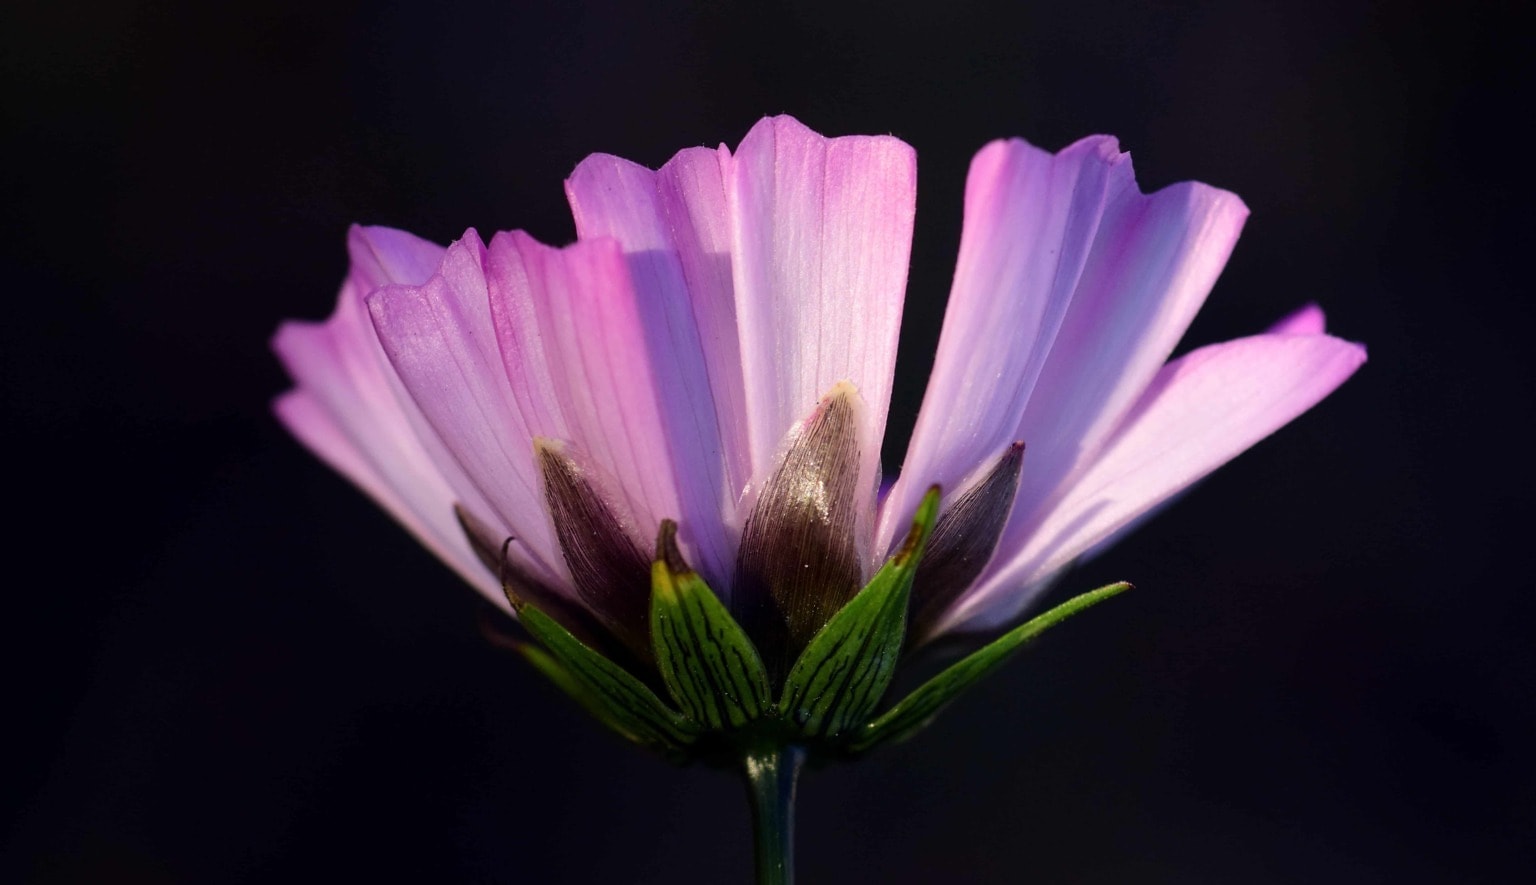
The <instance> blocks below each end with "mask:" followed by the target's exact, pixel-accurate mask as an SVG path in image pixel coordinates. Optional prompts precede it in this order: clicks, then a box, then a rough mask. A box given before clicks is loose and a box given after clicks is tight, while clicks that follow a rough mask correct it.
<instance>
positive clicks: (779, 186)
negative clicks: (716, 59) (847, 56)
mask: <svg viewBox="0 0 1536 885" xmlns="http://www.w3.org/2000/svg"><path fill="white" fill-rule="evenodd" d="M915 188H916V158H915V156H914V154H913V152H912V149H911V148H910V147H908V146H907V145H906V144H903V143H902V142H901V141H899V140H897V139H895V138H891V137H850V138H836V139H827V138H823V137H822V136H820V135H817V134H816V133H814V132H812V131H811V130H809V129H807V128H805V127H804V126H803V125H801V124H800V123H798V122H797V121H795V120H793V119H791V118H789V117H775V118H771V119H768V120H764V121H762V122H761V123H759V124H758V125H756V126H754V127H753V128H752V131H751V132H749V133H748V134H747V137H746V138H745V139H744V140H743V141H742V144H741V147H740V148H739V150H738V151H737V153H736V156H735V157H734V158H733V159H732V162H731V169H730V176H729V183H728V187H727V190H726V195H727V205H728V206H729V209H730V213H731V218H732V226H733V234H732V250H731V251H732V256H733V258H734V264H733V268H732V270H733V278H734V282H735V297H736V318H737V322H738V324H739V327H740V332H741V337H740V341H741V360H742V376H743V384H744V389H745V391H746V408H747V422H748V423H747V438H748V444H749V449H750V452H751V459H752V460H751V463H752V472H753V476H754V478H755V479H754V481H755V482H756V483H758V484H761V482H762V481H764V480H765V479H766V477H767V476H768V475H769V473H770V472H771V471H772V470H773V469H774V466H775V461H776V457H777V456H778V455H779V451H778V450H779V445H780V443H781V441H782V440H783V439H784V438H785V434H786V433H787V432H788V431H789V429H790V428H791V427H792V426H794V423H795V422H796V421H797V420H799V419H800V418H801V417H802V416H803V415H805V414H807V413H808V412H809V411H810V410H811V409H812V408H813V407H814V406H815V405H816V403H817V402H819V401H820V400H821V398H822V397H823V396H825V395H826V394H827V392H828V391H830V390H831V389H832V388H833V386H834V385H836V384H837V383H838V382H839V381H849V382H852V383H853V385H854V386H855V387H856V388H857V389H858V391H859V393H860V394H861V395H862V397H863V399H864V402H865V403H866V404H867V406H868V409H867V411H866V412H865V419H864V420H865V421H866V426H864V427H862V428H861V429H860V430H861V432H860V440H861V444H862V447H863V448H862V456H863V462H864V465H865V466H864V469H863V470H862V471H861V473H862V474H864V475H867V476H868V478H869V482H868V488H869V489H870V494H871V498H872V497H873V493H874V488H875V482H876V481H877V480H876V477H877V475H878V474H877V470H876V465H877V464H878V461H879V445H880V441H881V438H882V436H883V435H884V433H885V419H886V413H887V411H888V409H889V407H890V396H891V376H892V372H893V369H894V363H895V357H896V338H897V331H898V326H899V325H900V322H901V306H902V298H903V294H904V290H905V287H906V278H907V259H908V255H909V252H910V249H911V243H912V217H913V209H914V203H915ZM867 530H868V531H873V526H869V527H868V529H867Z"/></svg>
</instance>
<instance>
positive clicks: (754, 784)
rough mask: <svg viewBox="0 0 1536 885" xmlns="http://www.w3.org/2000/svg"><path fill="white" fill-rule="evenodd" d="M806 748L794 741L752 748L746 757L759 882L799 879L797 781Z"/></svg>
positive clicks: (780, 884) (771, 884)
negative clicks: (797, 860)
mask: <svg viewBox="0 0 1536 885" xmlns="http://www.w3.org/2000/svg"><path fill="white" fill-rule="evenodd" d="M804 761H805V749H804V748H803V747H798V746H795V745H793V744H791V745H788V746H783V747H776V746H765V747H759V748H757V749H754V750H751V751H749V752H748V753H747V754H746V757H745V758H744V759H743V760H742V762H743V768H744V770H745V772H746V775H747V795H748V797H749V798H750V799H751V802H752V829H753V832H754V834H755V839H754V843H755V848H756V854H757V883H758V885H792V883H793V882H794V881H795V781H796V780H798V779H799V777H800V765H801V763H803V762H804Z"/></svg>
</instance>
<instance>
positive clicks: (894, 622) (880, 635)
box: [779, 486, 939, 739]
mask: <svg viewBox="0 0 1536 885" xmlns="http://www.w3.org/2000/svg"><path fill="white" fill-rule="evenodd" d="M938 514H939V489H938V486H934V487H933V488H931V489H929V490H928V494H927V495H925V496H924V497H923V501H922V503H921V504H920V505H918V508H917V515H916V516H915V517H913V520H912V530H911V531H910V532H908V533H907V538H906V540H905V541H904V542H903V543H902V545H901V549H900V550H898V551H896V554H895V555H894V556H892V557H891V558H890V559H889V560H887V561H886V563H885V565H884V566H883V567H882V568H881V569H880V571H879V572H876V573H875V576H874V577H873V578H871V579H870V581H869V583H868V584H866V585H864V589H863V590H860V591H859V593H858V595H857V596H855V597H854V598H853V599H852V600H850V601H849V602H848V604H847V605H845V606H843V608H842V610H841V611H839V612H838V613H837V614H836V615H833V616H832V619H831V620H830V621H828V622H827V623H826V625H825V626H823V627H822V628H821V630H820V631H819V632H817V634H816V635H815V636H814V637H812V639H811V641H810V643H809V644H808V645H807V646H806V647H805V651H804V652H802V653H801V654H800V659H799V660H797V661H795V665H794V667H792V668H790V671H789V675H788V676H787V677H786V678H785V680H784V694H783V696H782V698H781V700H780V701H779V709H780V711H781V712H782V714H783V715H784V716H785V717H786V718H787V719H789V720H790V721H791V722H793V723H794V724H795V725H796V726H798V727H799V729H800V730H801V732H802V733H803V734H805V735H807V736H824V737H828V738H833V739H835V738H837V737H838V736H840V735H842V734H843V733H844V732H847V731H848V730H849V729H851V728H854V727H856V726H857V725H859V724H860V723H862V722H863V721H864V720H865V719H866V718H867V717H868V716H869V714H870V713H872V712H874V709H875V706H876V705H878V704H879V703H880V698H881V697H882V696H883V695H884V694H885V690H886V689H887V688H889V687H890V684H891V677H892V676H893V675H894V674H895V672H896V664H897V661H898V660H899V659H900V656H901V643H902V640H903V638H904V637H905V634H906V629H907V600H908V597H909V596H910V595H911V591H912V575H913V574H914V573H915V572H916V571H917V565H918V562H919V561H921V560H922V556H923V548H924V547H925V546H926V545H927V543H928V535H929V534H930V533H931V532H932V531H933V524H934V522H935V521H937V519H938Z"/></svg>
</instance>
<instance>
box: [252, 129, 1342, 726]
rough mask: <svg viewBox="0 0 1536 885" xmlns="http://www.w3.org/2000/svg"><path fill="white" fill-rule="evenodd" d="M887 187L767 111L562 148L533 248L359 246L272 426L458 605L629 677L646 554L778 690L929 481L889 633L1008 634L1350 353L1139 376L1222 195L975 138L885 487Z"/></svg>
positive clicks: (642, 642) (1297, 320)
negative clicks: (550, 205)
mask: <svg viewBox="0 0 1536 885" xmlns="http://www.w3.org/2000/svg"><path fill="white" fill-rule="evenodd" d="M915 170H916V166H915V156H914V153H913V150H912V149H911V148H910V147H909V146H907V145H906V144H904V143H902V142H901V141H899V140H897V139H895V138H893V137H845V138H831V139H828V138H824V137H822V136H820V135H818V134H816V133H814V132H812V131H811V130H809V129H807V128H806V127H804V126H803V125H801V124H800V123H798V122H797V121H795V120H794V119H791V118H789V117H776V118H771V119H765V120H763V121H761V122H760V123H759V124H758V125H757V126H755V127H754V128H753V129H752V130H751V132H750V133H748V135H747V136H746V138H745V139H744V140H743V141H742V143H741V145H740V146H739V147H738V148H737V149H736V150H735V151H734V152H732V151H729V150H727V149H726V148H725V147H723V146H722V147H720V148H718V149H716V150H709V149H705V148H692V149H687V150H684V151H682V152H681V153H679V154H677V155H676V156H675V157H674V158H673V159H672V160H671V161H670V162H668V163H667V164H666V165H664V166H662V167H661V168H660V169H658V170H654V171H653V170H650V169H647V168H644V167H642V166H638V165H636V164H634V163H631V162H628V161H625V160H622V159H619V158H617V157H613V156H607V155H601V154H599V155H594V156H591V157H589V158H587V159H586V160H585V161H583V162H582V163H581V164H580V165H579V166H577V168H576V169H575V171H574V172H573V173H572V174H571V177H570V178H569V179H568V180H567V181H566V192H567V195H568V197H569V200H570V204H571V207H572V211H573V213H574V216H575V220H576V229H577V240H576V242H575V243H573V244H571V245H569V246H566V247H564V248H555V247H551V246H547V245H543V244H541V243H539V242H537V241H536V240H534V239H533V238H532V237H530V236H529V235H528V234H526V233H523V232H511V233H498V234H496V235H495V236H493V237H491V238H490V239H489V240H488V241H487V240H484V239H482V238H481V236H480V235H478V234H477V233H476V232H475V231H473V230H471V231H468V232H467V233H465V234H464V236H463V237H462V238H461V239H459V240H458V241H457V242H455V243H453V244H452V245H451V246H449V247H447V248H446V249H445V248H443V247H440V246H437V245H434V244H432V243H428V242H425V241H423V240H421V239H418V238H416V237H414V236H412V235H410V234H406V233H402V232H400V231H395V230H389V229H385V228H363V227H358V228H354V229H353V230H352V231H351V233H350V235H349V238H348V246H349V251H350V254H351V260H352V263H351V269H350V271H349V273H348V275H347V278H346V280H345V282H344V283H343V285H342V288H341V294H340V299H339V302H338V305H337V308H336V312H335V314H334V315H333V316H332V317H331V318H330V319H329V320H328V321H326V322H324V323H321V324H309V323H297V322H292V323H288V324H285V325H284V326H283V327H282V329H281V330H280V331H279V333H278V335H277V337H276V340H275V343H274V347H275V349H276V351H277V353H278V354H279V356H280V357H281V359H282V360H283V362H284V364H285V365H286V366H287V369H288V371H289V373H290V374H291V375H292V377H293V379H294V381H295V384H296V386H295V388H294V389H293V390H292V391H290V392H288V393H287V394H285V395H284V396H282V397H281V398H280V399H279V400H278V401H277V405H276V409H277V413H278V415H279V416H280V418H281V419H282V421H283V422H284V423H285V424H286V425H287V427H288V428H289V429H290V430H291V431H292V432H293V433H294V435H295V436H297V437H298V438H299V439H300V440H302V441H303V442H304V443H305V444H306V445H307V446H309V447H310V448H311V449H312V450H313V451H314V452H315V453H316V454H318V455H319V456H320V457H321V458H322V459H324V460H325V461H326V462H328V463H329V464H330V465H331V466H333V467H334V468H336V469H337V470H338V471H340V472H341V473H343V474H344V475H346V476H347V477H348V478H350V479H351V480H352V481H353V482H355V483H356V484H357V485H358V486H360V487H361V488H362V489H363V490H364V491H366V492H367V493H368V494H369V495H371V496H372V497H373V498H374V499H375V500H376V501H378V502H379V504H380V505H381V506H383V507H384V508H385V509H387V510H388V511H389V512H390V513H392V514H393V515H394V516H395V517H396V518H397V519H398V520H399V521H400V522H401V523H403V524H404V525H405V527H406V528H408V529H409V530H410V531H411V532H413V533H414V534H415V535H416V536H417V537H418V538H420V539H421V540H422V542H423V543H425V544H426V545H427V546H429V547H430V548H431V549H432V550H433V551H434V552H435V553H436V554H437V555H438V556H440V557H441V558H442V559H443V560H444V561H445V562H447V563H448V564H449V565H450V566H452V567H453V568H454V569H455V570H456V571H457V572H458V573H459V574H460V575H462V576H463V577H464V578H465V579H466V580H467V581H469V583H471V584H472V585H474V586H475V587H476V588H478V589H479V590H480V591H482V592H483V593H484V594H485V595H486V596H487V598H489V599H491V600H494V601H496V602H497V603H499V604H501V605H503V606H506V605H507V604H508V603H507V598H508V594H510V596H511V598H512V599H513V600H514V601H515V602H517V603H518V604H519V605H521V604H523V603H526V604H528V605H531V606H533V607H534V608H535V609H537V610H538V611H539V612H541V613H542V614H543V615H548V617H549V618H550V619H552V620H553V621H554V622H556V623H558V624H559V625H560V626H561V628H562V629H564V630H566V631H569V633H570V634H571V635H573V636H575V637H578V638H579V639H580V640H581V641H583V642H585V643H587V644H589V645H590V646H592V647H593V648H598V649H601V650H603V652H604V654H606V655H609V656H610V657H612V659H613V660H618V661H621V662H623V666H624V667H627V668H629V669H631V670H634V671H637V672H638V671H643V670H645V669H646V668H647V667H653V666H655V664H656V657H657V649H656V647H655V642H653V639H654V638H653V636H652V629H651V628H652V621H651V616H650V612H651V608H652V588H653V575H652V568H653V560H655V561H656V562H657V563H666V564H670V565H669V567H670V568H671V570H672V573H674V574H692V575H696V576H697V577H698V578H700V579H702V581H703V583H704V584H707V586H708V587H709V588H712V590H713V592H714V594H715V595H716V596H717V597H718V598H719V600H720V601H721V603H723V605H724V607H725V608H726V609H728V610H729V612H730V613H731V614H732V615H733V616H734V619H735V621H737V622H739V624H740V625H741V627H742V628H743V629H744V631H745V633H746V635H747V636H749V637H750V638H751V640H752V643H753V644H754V645H755V646H756V648H757V649H758V651H759V652H760V653H761V655H762V658H763V664H764V665H765V667H766V672H767V674H768V678H769V679H770V681H771V682H772V683H774V684H778V683H782V682H783V681H784V679H785V674H786V672H787V671H788V670H789V669H790V667H791V665H792V664H794V662H795V660H796V658H797V656H799V655H800V654H801V653H802V652H803V651H804V649H806V647H807V646H808V644H810V643H811V642H812V639H813V637H815V636H816V635H817V634H818V632H819V631H821V630H822V629H823V627H825V625H826V624H827V623H828V622H829V620H831V619H832V618H833V616H834V615H836V614H837V613H838V612H839V611H840V610H842V609H843V608H844V606H845V604H847V603H848V602H849V600H851V599H853V598H854V597H855V596H856V594H858V593H859V591H860V589H861V588H863V587H864V586H865V585H866V584H867V583H869V582H870V581H871V579H872V578H873V577H874V576H875V575H876V574H877V572H879V570H880V569H881V568H882V563H885V562H886V561H887V558H888V557H890V556H891V555H892V554H893V553H897V552H898V551H901V550H902V549H904V548H903V545H904V544H908V545H910V544H911V542H912V537H915V535H913V536H912V537H909V532H908V527H909V526H911V525H912V524H913V522H914V518H915V517H917V518H918V521H919V522H920V523H922V522H923V521H924V518H923V517H922V513H921V509H922V505H923V504H924V501H925V500H931V499H925V495H927V494H928V492H929V490H930V489H931V488H932V487H934V486H937V487H939V488H940V489H941V490H942V497H941V498H939V503H938V510H937V512H936V516H934V515H933V514H929V518H927V522H926V523H925V527H924V532H923V538H924V539H925V541H924V543H925V544H926V550H925V552H924V551H919V552H920V553H921V559H920V560H916V561H917V565H916V566H915V570H916V571H915V576H912V577H910V599H909V600H907V604H906V606H905V610H906V612H907V613H908V617H907V621H906V627H905V629H906V631H907V637H908V642H909V645H917V644H921V643H923V642H927V641H929V640H932V639H933V638H935V637H938V636H941V635H944V634H946V633H951V632H956V631H981V630H989V629H999V628H1003V627H1005V626H1007V625H1008V624H1009V623H1010V622H1012V621H1013V620H1015V619H1016V618H1017V617H1018V616H1019V615H1020V613H1021V612H1023V610H1024V609H1025V608H1026V606H1028V605H1029V604H1030V602H1031V601H1032V600H1033V599H1034V598H1035V597H1036V596H1037V595H1038V593H1039V592H1040V590H1041V588H1042V587H1044V586H1045V585H1046V584H1047V583H1048V582H1049V581H1050V580H1051V579H1052V578H1053V576H1055V575H1056V574H1057V573H1059V572H1060V571H1062V570H1063V569H1064V568H1066V567H1067V566H1069V565H1070V564H1071V563H1073V562H1074V561H1075V560H1077V559H1078V558H1080V557H1082V556H1083V555H1084V554H1086V553H1089V552H1090V551H1096V550H1098V549H1101V548H1102V547H1103V546H1105V545H1106V544H1108V543H1111V542H1112V541H1113V540H1115V539H1116V538H1117V537H1119V536H1120V535H1121V534H1123V532H1124V531H1126V530H1127V529H1128V528H1130V527H1131V526H1132V525H1133V524H1135V523H1136V522H1137V521H1138V519H1139V518H1140V517H1142V516H1144V515H1145V514H1147V513H1148V512H1149V511H1151V510H1153V509H1155V508H1157V507H1158V506H1159V505H1161V504H1163V503H1164V502H1166V501H1168V500H1169V499H1170V498H1171V497H1172V496H1175V495H1177V494H1178V493H1179V492H1181V491H1182V490H1183V489H1185V488H1186V487H1188V486H1189V485H1190V484H1192V483H1194V482H1196V481H1197V480H1199V479H1200V478H1201V477H1203V476H1205V475H1206V474H1208V473H1209V472H1211V471H1212V470H1214V469H1215V468H1217V467H1219V466H1221V465H1222V464H1223V463H1225V462H1226V461H1228V460H1229V459H1231V458H1232V457H1234V456H1235V455H1237V454H1238V453H1240V452H1242V451H1243V450H1244V449H1246V448H1248V447H1249V446H1251V445H1253V444H1254V443H1256V442H1258V441H1259V440H1261V439H1263V438H1264V437H1266V436H1268V435H1269V434H1270V433H1271V432H1273V431H1274V430H1276V429H1277V428H1279V427H1280V426H1282V425H1284V424H1285V423H1287V422H1288V421H1290V420H1291V419H1293V418H1295V417H1296V416H1297V415H1299V414H1301V413H1302V412H1304V411H1306V410H1307V409H1308V408H1310V407H1311V406H1312V405H1314V404H1315V403H1317V402H1318V401H1319V400H1321V399H1322V398H1323V397H1325V396H1327V395H1328V394H1329V393H1330V392H1331V391H1333V390H1334V389H1335V388H1336V387H1338V386H1339V385H1340V384H1341V383H1343V381H1344V380H1345V379H1346V378H1348V377H1349V376H1350V375H1351V374H1352V373H1353V372H1354V371H1355V370H1356V369H1357V368H1358V367H1359V366H1360V365H1361V363H1362V362H1363V361H1364V360H1365V351H1364V349H1363V348H1362V347H1361V346H1360V345H1357V344H1353V343H1349V342H1346V341H1343V340H1340V339H1338V338H1335V337H1331V336H1329V335H1327V334H1325V333H1324V328H1323V315H1322V313H1321V312H1320V311H1319V310H1318V309H1317V308H1315V307H1306V308H1303V309H1302V310H1300V311H1299V312H1298V313H1296V314H1294V315H1293V316H1291V317H1289V318H1287V319H1286V320H1284V321H1282V322H1281V323H1280V324H1279V325H1277V326H1275V327H1274V328H1272V329H1270V330H1269V331H1268V332H1266V333H1264V334H1259V335H1255V336H1252V337H1248V338H1242V339H1238V340H1235V341H1229V342H1226V343H1221V344H1214V345H1209V346H1205V347H1201V348H1197V349H1194V350H1191V351H1189V352H1188V353H1186V354H1185V355H1183V356H1181V357H1179V358H1177V359H1174V360H1172V361H1171V362H1170V361H1169V356H1170V354H1171V353H1172V352H1173V350H1174V348H1175V346H1176V345H1177V344H1178V343H1179V341H1180V339H1181V337H1182V336H1183V334H1184V331H1185V329H1186V328H1187V327H1188V326H1189V324H1190V321H1191V320H1192V318H1193V317H1194V315H1195V312H1196V311H1197V310H1198V309H1199V308H1200V306H1201V303H1202V302H1203V301H1204V300H1205V298H1206V295H1207V294H1208V293H1209V292H1210V290H1211V287H1212V285H1213V283H1214V282H1215V280H1216V277H1217V275H1218V274H1219V273H1220V271H1221V269H1222V267H1223V265H1224V264H1225V263H1226V260H1227V257H1228V255H1229V253H1230V252H1231V250H1232V247H1233V244H1234V243H1235V241H1236V240H1237V237H1238V233H1239V231H1240V230H1241V228H1242V225H1243V222H1244V219H1245V218H1246V216H1247V209H1246V207H1245V206H1244V205H1243V203H1242V202H1241V201H1240V200H1239V199H1238V198H1237V197H1236V196H1234V195H1233V194H1230V193H1227V192H1225V191H1221V190H1218V189H1216V188H1212V187H1209V186H1206V185H1203V184H1198V183H1185V184H1178V185H1173V186H1171V187H1168V188H1165V189H1163V190H1160V191H1158V192H1156V193H1153V194H1142V193H1141V192H1140V191H1139V189H1138V188H1137V186H1136V182H1135V179H1134V177H1133V174H1132V170H1131V163H1130V160H1129V157H1128V155H1126V154H1124V153H1122V152H1121V151H1120V150H1119V148H1118V146H1117V144H1116V142H1115V140H1114V139H1112V138H1108V137H1093V138H1087V139H1084V140H1082V141H1079V142H1077V143H1076V144H1073V145H1071V146H1069V147H1067V148H1065V149H1064V150H1062V151H1060V152H1059V153H1055V154H1052V153H1050V152H1047V151H1044V150H1041V149H1039V148H1036V147H1033V146H1031V145H1029V144H1027V143H1025V142H1023V141H1019V140H1010V141H998V142H994V143H992V144H989V145H987V146H986V147H985V148H983V149H982V150H981V152H980V153H979V154H977V156H976V158H975V160H974V161H973V163H972V166H971V170H970V176H969V179H968V181H967V184H966V193H965V217H964V228H963V233H962V239H961V244H960V254H959V259H958V264H957V267H956V271H955V277H954V283H953V288H952V290H951V292H950V297H949V302H948V308H947V312H946V315H945V320H944V327H943V331H942V334H941V338H940V342H939V348H938V353H937V356H936V359H935V361H934V366H933V373H932V376H931V377H930V379H929V383H928V390H927V394H926V398H925V400H924V402H923V406H922V410H921V412H920V413H919V416H918V419H917V423H916V427H915V430H914V432H913V436H912V440H911V443H910V446H909V448H908V451H907V453H906V458H905V461H904V463H903V464H902V466H901V470H900V472H899V474H898V475H897V477H896V479H895V481H894V484H892V485H890V486H889V487H888V488H887V490H886V491H885V492H884V494H882V493H881V491H880V489H881V484H880V480H881V476H882V472H881V467H880V455H881V453H880V443H881V439H882V437H883V435H884V432H885V424H886V415H887V410H888V407H889V404H890V396H891V382H892V376H893V372H894V368H895V365H894V364H895V356H896V344H897V334H898V330H899V326H900V322H901V312H902V303H903V297H904V291H905V288H906V276H907V262H908V253H909V249H910V245H911V237H912V219H913V210H914V205H915V199H916V190H915V185H916V171H915ZM915 531H916V530H914V532H915ZM508 539H511V540H510V542H508ZM653 548H654V550H655V551H656V552H655V553H654V554H653V552H652V551H653ZM504 591H505V592H504ZM525 621H526V618H525ZM679 703H683V704H684V706H687V704H686V703H684V701H683V700H679Z"/></svg>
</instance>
